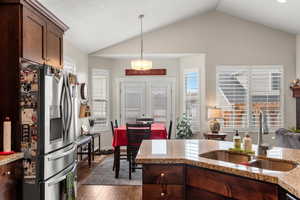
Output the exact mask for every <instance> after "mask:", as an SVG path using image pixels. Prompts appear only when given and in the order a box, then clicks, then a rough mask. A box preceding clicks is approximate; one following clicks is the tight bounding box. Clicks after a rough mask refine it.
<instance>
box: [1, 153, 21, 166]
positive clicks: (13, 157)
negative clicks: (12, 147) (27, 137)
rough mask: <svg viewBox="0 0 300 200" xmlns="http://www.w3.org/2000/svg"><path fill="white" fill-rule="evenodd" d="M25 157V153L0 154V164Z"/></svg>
mask: <svg viewBox="0 0 300 200" xmlns="http://www.w3.org/2000/svg"><path fill="white" fill-rule="evenodd" d="M23 157H24V154H23V153H15V154H11V155H0V166H2V165H6V164H9V163H11V162H14V161H17V160H20V159H23Z"/></svg>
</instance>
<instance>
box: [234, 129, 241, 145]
mask: <svg viewBox="0 0 300 200" xmlns="http://www.w3.org/2000/svg"><path fill="white" fill-rule="evenodd" d="M241 140H242V139H241V136H240V135H239V131H238V130H236V131H235V136H234V137H233V144H234V148H235V149H241V144H242V141H241Z"/></svg>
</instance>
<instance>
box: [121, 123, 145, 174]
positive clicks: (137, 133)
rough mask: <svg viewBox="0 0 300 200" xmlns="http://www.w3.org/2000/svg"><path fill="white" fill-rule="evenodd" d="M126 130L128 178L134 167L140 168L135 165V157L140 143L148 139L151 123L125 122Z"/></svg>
mask: <svg viewBox="0 0 300 200" xmlns="http://www.w3.org/2000/svg"><path fill="white" fill-rule="evenodd" d="M126 131H127V138H128V144H127V152H128V154H129V179H131V173H132V172H134V171H135V169H141V167H137V165H136V163H135V158H136V156H137V153H138V151H139V148H140V146H141V143H142V141H143V140H145V139H149V138H150V135H151V124H128V123H127V124H126Z"/></svg>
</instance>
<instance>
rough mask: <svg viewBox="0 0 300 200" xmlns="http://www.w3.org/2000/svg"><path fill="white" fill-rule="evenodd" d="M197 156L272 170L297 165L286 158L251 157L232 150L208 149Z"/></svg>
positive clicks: (280, 169)
mask: <svg viewBox="0 0 300 200" xmlns="http://www.w3.org/2000/svg"><path fill="white" fill-rule="evenodd" d="M199 156H200V157H202V158H208V159H212V160H219V161H225V162H230V163H235V164H242V165H247V166H250V167H256V168H260V169H266V170H272V171H282V172H286V171H290V170H292V169H294V168H295V167H297V163H294V162H291V161H287V160H281V159H274V158H267V157H262V156H258V157H254V156H253V157H251V156H250V155H248V154H243V153H239V152H232V151H227V150H217V151H210V152H207V153H203V154H200V155H199Z"/></svg>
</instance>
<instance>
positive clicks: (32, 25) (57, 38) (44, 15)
mask: <svg viewBox="0 0 300 200" xmlns="http://www.w3.org/2000/svg"><path fill="white" fill-rule="evenodd" d="M67 29H68V27H67V26H66V25H65V24H63V23H62V22H61V21H60V20H59V19H58V18H56V17H55V16H54V15H53V14H52V13H50V12H49V11H48V10H47V9H46V8H45V7H43V6H42V5H41V4H40V3H38V2H37V1H30V0H27V1H25V3H24V4H23V23H22V30H23V31H22V35H23V46H22V53H21V55H22V57H23V58H25V59H26V60H29V61H33V62H35V63H39V64H48V65H51V66H53V67H56V68H62V67H63V34H64V31H66V30H67Z"/></svg>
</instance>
